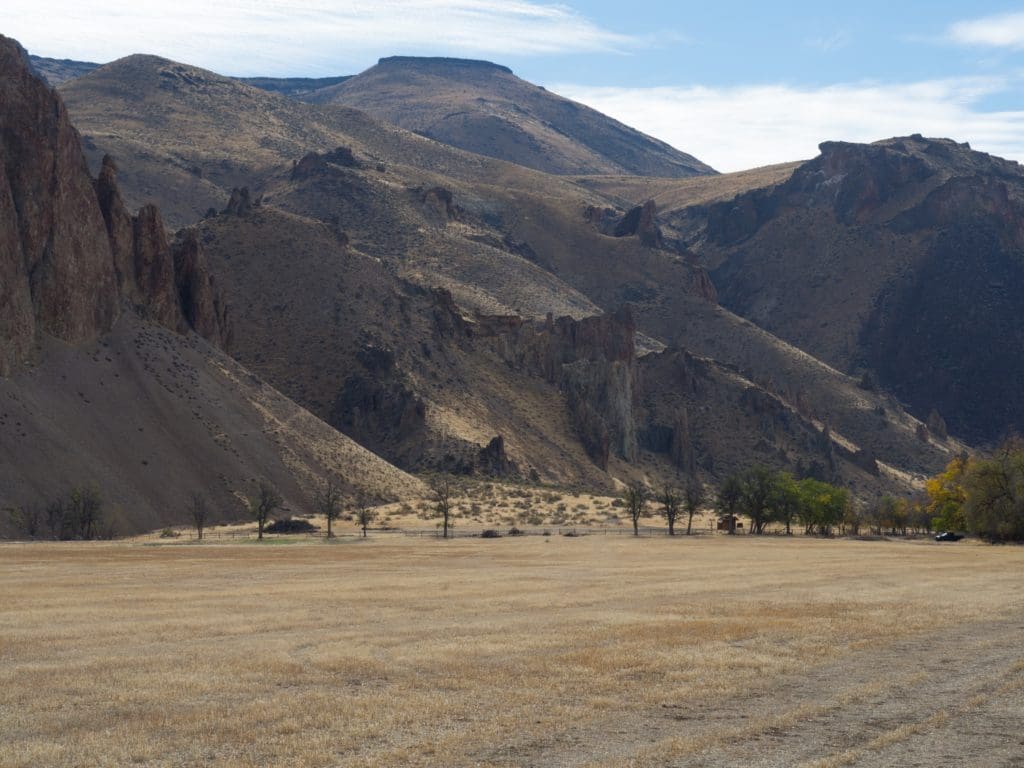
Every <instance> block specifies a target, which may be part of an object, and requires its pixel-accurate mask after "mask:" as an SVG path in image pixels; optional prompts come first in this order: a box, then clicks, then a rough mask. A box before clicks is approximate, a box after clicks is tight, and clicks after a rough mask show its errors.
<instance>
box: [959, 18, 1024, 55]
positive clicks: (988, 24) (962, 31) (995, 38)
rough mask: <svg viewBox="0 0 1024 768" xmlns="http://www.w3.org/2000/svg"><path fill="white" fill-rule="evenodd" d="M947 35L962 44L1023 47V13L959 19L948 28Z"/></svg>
mask: <svg viewBox="0 0 1024 768" xmlns="http://www.w3.org/2000/svg"><path fill="white" fill-rule="evenodd" d="M947 36H948V38H949V39H950V40H952V41H953V42H955V43H960V44H962V45H986V46H992V47H995V48H1024V13H1004V14H1000V15H997V16H985V17H982V18H980V19H971V20H968V21H959V22H957V23H956V24H953V25H952V26H951V27H950V28H949V32H948V35H947Z"/></svg>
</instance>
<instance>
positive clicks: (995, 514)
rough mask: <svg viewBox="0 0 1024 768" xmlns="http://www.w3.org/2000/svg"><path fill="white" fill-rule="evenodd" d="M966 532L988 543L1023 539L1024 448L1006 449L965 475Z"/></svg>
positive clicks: (975, 466) (978, 463)
mask: <svg viewBox="0 0 1024 768" xmlns="http://www.w3.org/2000/svg"><path fill="white" fill-rule="evenodd" d="M963 487H964V491H965V494H966V500H965V502H964V507H963V512H964V519H965V521H966V523H967V530H968V531H970V532H971V533H975V534H977V535H978V536H980V537H982V538H983V539H985V540H987V541H1022V540H1024V449H1022V448H1019V447H1004V448H1003V449H1001V450H1000V451H999V452H998V453H997V454H996V456H994V457H993V458H991V459H986V460H980V461H972V462H971V464H970V466H969V467H968V469H967V471H966V472H965V474H964V482H963Z"/></svg>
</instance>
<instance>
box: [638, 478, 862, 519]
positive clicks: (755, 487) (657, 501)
mask: <svg viewBox="0 0 1024 768" xmlns="http://www.w3.org/2000/svg"><path fill="white" fill-rule="evenodd" d="M708 500H710V501H712V502H713V505H714V509H715V511H716V513H717V514H718V515H719V516H721V517H722V518H724V519H727V520H731V521H735V520H736V518H739V517H740V516H743V517H746V518H748V519H749V520H750V532H751V533H753V534H763V533H764V532H765V530H766V528H767V526H768V525H769V524H771V523H780V524H782V525H784V526H785V530H786V533H787V534H789V533H792V529H793V526H795V525H800V526H802V527H803V530H804V533H806V534H816V533H817V534H822V535H826V536H827V535H830V534H831V533H832V531H833V529H834V528H835V527H837V526H840V525H842V524H843V523H844V521H846V520H847V518H848V515H849V512H850V510H851V504H850V495H849V492H848V491H847V490H846V489H844V488H839V487H837V486H835V485H831V484H829V483H825V482H822V481H820V480H816V479H814V478H810V477H808V478H804V479H802V480H797V479H795V478H794V477H793V476H792V475H791V474H789V473H788V472H772V471H771V470H769V469H766V468H765V467H760V466H757V467H752V468H750V469H748V470H745V471H742V472H737V473H734V474H732V475H729V476H728V477H726V478H725V480H724V481H723V482H722V484H721V485H720V486H719V487H718V489H717V491H716V492H715V494H714V495H713V497H712V498H711V499H708V498H707V497H706V494H705V490H704V488H703V486H701V484H700V483H699V482H698V481H697V480H696V479H695V478H693V479H691V480H690V481H689V482H688V483H687V484H686V486H685V488H684V489H682V490H680V489H679V488H677V487H676V486H674V485H671V484H668V485H665V486H663V487H662V488H661V490H660V491H659V492H657V493H655V492H653V491H651V490H650V489H649V488H648V487H647V486H645V485H644V484H643V483H639V482H634V483H631V484H629V485H628V486H627V487H626V489H625V491H624V492H623V496H622V502H623V506H624V507H625V508H626V511H627V512H628V514H629V517H630V520H631V521H632V524H633V535H635V536H638V535H639V533H640V529H639V525H640V519H641V518H642V517H645V516H648V515H649V514H650V511H651V510H650V507H649V506H648V505H649V504H654V505H655V508H656V511H657V513H658V514H660V515H661V517H663V518H665V522H666V523H667V526H668V534H669V535H670V536H674V535H675V527H676V523H677V522H678V521H679V520H681V518H682V515H683V514H684V513H685V515H686V518H687V520H686V533H687V535H689V534H690V533H691V532H692V530H693V517H694V515H695V514H696V513H697V512H698V511H699V510H700V509H701V507H702V506H703V504H704V503H705V502H706V501H708ZM727 530H728V531H729V533H735V532H736V525H735V523H732V524H729V525H727Z"/></svg>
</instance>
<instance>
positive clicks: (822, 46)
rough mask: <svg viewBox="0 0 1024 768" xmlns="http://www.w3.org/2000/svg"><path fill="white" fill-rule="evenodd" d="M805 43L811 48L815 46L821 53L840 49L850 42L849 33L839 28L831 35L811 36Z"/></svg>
mask: <svg viewBox="0 0 1024 768" xmlns="http://www.w3.org/2000/svg"><path fill="white" fill-rule="evenodd" d="M806 44H807V45H808V46H809V47H811V48H816V49H817V50H819V51H821V52H822V53H832V52H834V51H841V50H842V49H843V48H846V47H847V46H848V45H849V44H850V34H849V33H848V32H845V31H843V30H840V31H838V32H834V33H833V34H831V35H824V36H821V37H812V38H810V39H808V40H807V41H806Z"/></svg>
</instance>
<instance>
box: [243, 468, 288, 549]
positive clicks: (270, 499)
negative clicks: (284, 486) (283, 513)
mask: <svg viewBox="0 0 1024 768" xmlns="http://www.w3.org/2000/svg"><path fill="white" fill-rule="evenodd" d="M281 503H282V499H281V494H279V493H278V492H277V489H276V488H274V486H272V485H271V484H270V483H268V482H267V481H265V480H260V481H259V484H258V486H257V488H256V494H255V495H254V496H250V497H249V514H251V515H252V516H253V518H254V519H255V520H256V524H257V525H258V526H259V536H258V538H259V539H260V541H262V540H263V528H264V526H265V525H266V524H267V521H268V520H269V519H270V516H271V515H272V514H273V513H274V510H276V509H278V508H280V506H281Z"/></svg>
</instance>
